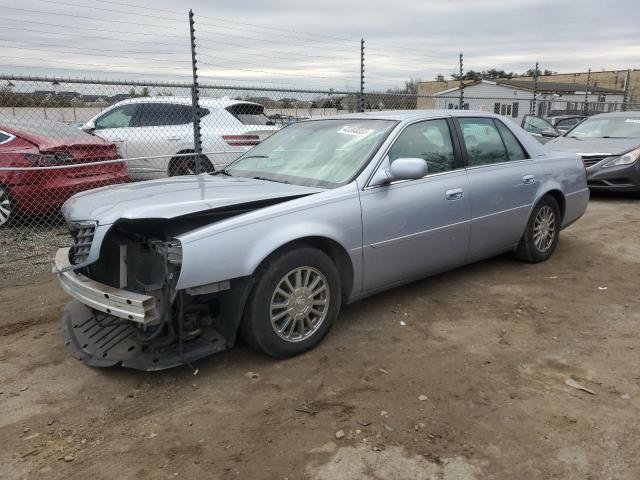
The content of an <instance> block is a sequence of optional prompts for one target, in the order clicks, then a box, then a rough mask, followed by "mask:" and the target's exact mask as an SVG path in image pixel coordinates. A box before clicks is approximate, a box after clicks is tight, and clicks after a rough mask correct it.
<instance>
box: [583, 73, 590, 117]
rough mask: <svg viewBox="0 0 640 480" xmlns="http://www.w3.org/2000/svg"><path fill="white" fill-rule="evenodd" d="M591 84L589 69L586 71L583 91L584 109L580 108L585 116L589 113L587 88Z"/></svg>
mask: <svg viewBox="0 0 640 480" xmlns="http://www.w3.org/2000/svg"><path fill="white" fill-rule="evenodd" d="M590 83H591V68H589V70H588V71H587V88H586V89H585V91H584V107H583V108H582V113H583V114H584V115H587V114H588V113H589V105H588V102H589V86H590Z"/></svg>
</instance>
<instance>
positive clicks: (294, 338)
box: [56, 110, 589, 370]
mask: <svg viewBox="0 0 640 480" xmlns="http://www.w3.org/2000/svg"><path fill="white" fill-rule="evenodd" d="M588 198H589V190H588V188H587V183H586V175H585V169H584V166H583V165H582V162H581V161H580V159H578V158H577V156H576V155H575V154H573V153H569V154H560V153H553V152H550V151H547V150H546V149H545V148H543V146H542V145H540V144H539V143H538V142H537V141H536V140H535V139H534V138H533V137H531V136H530V135H529V134H527V133H526V132H524V131H523V130H522V129H521V128H520V127H518V126H517V125H515V124H514V123H512V122H511V121H509V120H507V119H505V118H503V117H500V116H497V115H493V114H487V113H481V112H471V111H455V112H453V111H449V110H447V111H433V110H431V111H408V112H394V111H391V112H375V113H364V114H350V115H342V116H337V117H333V118H328V119H322V120H310V121H304V122H300V123H295V124H292V125H289V126H287V127H285V128H283V129H282V130H281V131H279V132H277V133H275V134H274V135H273V136H271V137H269V138H267V139H266V140H264V141H263V142H262V143H260V144H259V145H257V146H256V147H254V148H253V149H252V150H250V151H249V152H247V153H245V154H244V155H243V156H242V157H240V158H239V159H238V160H236V161H235V162H233V163H232V164H231V165H230V166H228V167H227V168H226V169H224V170H221V171H219V172H216V173H215V174H202V175H198V176H183V177H174V178H170V179H162V180H154V181H149V182H141V183H135V184H126V185H121V186H117V187H108V188H103V189H98V190H94V191H90V192H85V193H82V194H79V195H76V196H74V197H72V198H71V199H70V200H69V201H67V203H66V204H65V206H64V208H63V213H64V216H65V219H66V221H67V223H68V225H69V227H70V229H71V231H72V233H73V234H74V236H75V239H76V243H75V245H74V246H72V247H71V248H70V249H61V250H60V251H59V252H58V254H57V257H56V269H57V272H58V276H59V279H60V282H61V284H62V286H63V288H64V289H65V290H66V291H67V292H68V293H69V294H70V295H71V296H72V297H74V300H73V301H71V302H70V303H69V304H68V306H67V308H66V310H65V313H64V315H63V318H62V326H63V332H64V335H65V337H66V343H67V345H68V347H69V349H70V350H71V352H72V354H73V355H74V356H76V357H77V358H80V359H82V360H84V361H85V362H87V363H88V364H90V365H94V366H110V365H116V364H121V365H124V366H129V367H132V368H140V369H147V370H153V369H161V368H168V367H171V366H175V365H179V364H182V363H184V362H189V361H191V360H195V359H197V358H200V357H203V356H205V355H209V354H211V353H214V352H217V351H220V350H223V349H225V348H229V347H231V346H233V344H234V342H235V341H236V336H237V334H238V332H239V333H240V334H241V335H242V336H243V337H244V338H245V339H246V340H247V341H248V343H250V344H251V345H252V346H254V347H255V348H256V349H258V350H260V351H262V352H264V353H266V354H268V355H271V356H273V357H276V358H283V357H288V356H292V355H296V354H300V353H302V352H305V351H307V350H309V349H311V348H313V347H314V346H316V345H317V344H318V343H319V342H320V341H321V340H322V338H323V337H324V336H325V335H326V334H327V333H328V331H329V329H330V328H331V325H332V324H333V322H334V320H335V319H336V317H337V315H338V312H339V310H340V307H341V305H343V304H346V303H350V302H353V301H355V300H358V299H362V298H364V297H366V296H368V295H371V294H374V293H376V292H380V291H382V290H386V289H389V288H392V287H395V286H398V285H402V284H405V283H407V282H411V281H413V280H416V279H419V278H423V277H426V276H429V275H433V274H435V273H438V272H442V271H445V270H449V269H452V268H455V267H458V266H461V265H464V264H467V263H470V262H475V261H478V260H481V259H484V258H487V257H491V256H494V255H499V254H501V253H505V252H513V253H514V254H515V257H517V258H518V259H520V260H524V261H527V262H541V261H544V260H546V259H548V258H549V257H550V256H551V255H552V253H553V251H554V250H555V248H556V245H557V244H558V236H559V233H560V230H561V229H562V228H564V227H566V226H567V225H570V224H571V223H572V222H574V221H576V220H577V219H578V218H579V217H580V216H581V215H582V214H583V213H584V211H585V208H586V205H587V202H588Z"/></svg>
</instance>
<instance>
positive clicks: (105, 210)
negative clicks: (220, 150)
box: [62, 174, 322, 225]
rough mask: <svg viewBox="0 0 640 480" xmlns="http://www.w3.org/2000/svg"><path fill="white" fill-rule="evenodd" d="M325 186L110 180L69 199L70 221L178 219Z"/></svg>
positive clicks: (215, 179)
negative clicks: (103, 184) (111, 182)
mask: <svg viewBox="0 0 640 480" xmlns="http://www.w3.org/2000/svg"><path fill="white" fill-rule="evenodd" d="M321 191H322V189H319V188H313V187H303V186H299V185H289V184H284V183H277V182H269V181H263V180H253V179H249V178H240V177H228V176H222V175H215V176H212V175H208V174H202V175H197V176H195V175H191V176H183V177H171V178H165V179H160V180H151V181H146V182H137V183H125V184H122V185H115V186H114V185H111V186H107V187H102V188H98V189H95V190H88V191H86V192H82V193H78V194H76V195H74V196H73V197H71V198H70V199H69V200H67V201H66V202H65V204H64V205H63V207H62V213H63V215H64V216H65V218H66V219H67V221H81V220H95V221H97V222H98V224H100V225H109V224H112V223H114V222H115V221H117V220H119V219H121V218H122V219H137V218H165V219H169V218H175V217H179V216H182V215H187V214H189V213H195V212H201V211H205V210H213V209H216V208H221V207H226V206H230V205H237V204H242V203H247V202H255V201H261V200H270V199H276V198H286V197H298V196H301V195H308V194H312V193H317V192H321Z"/></svg>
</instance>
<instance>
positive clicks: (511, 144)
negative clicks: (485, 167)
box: [495, 120, 529, 161]
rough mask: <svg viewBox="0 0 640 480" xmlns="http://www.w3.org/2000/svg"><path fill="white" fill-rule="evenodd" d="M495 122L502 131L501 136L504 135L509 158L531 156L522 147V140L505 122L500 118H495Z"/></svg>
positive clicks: (515, 158) (503, 138) (521, 158)
mask: <svg viewBox="0 0 640 480" xmlns="http://www.w3.org/2000/svg"><path fill="white" fill-rule="evenodd" d="M495 123H496V125H497V126H498V130H499V131H500V136H501V137H502V141H503V142H504V146H505V147H506V148H507V155H508V156H509V160H511V161H513V160H524V159H525V158H529V156H528V155H527V152H525V151H524V148H522V145H520V142H519V141H518V139H517V138H516V136H515V135H514V134H513V133H512V132H511V130H509V129H508V128H507V126H506V125H505V124H504V123H502V122H500V121H498V120H495Z"/></svg>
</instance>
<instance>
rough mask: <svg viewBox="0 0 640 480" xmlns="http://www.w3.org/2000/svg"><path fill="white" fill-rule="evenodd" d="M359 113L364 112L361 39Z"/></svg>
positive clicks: (362, 39)
mask: <svg viewBox="0 0 640 480" xmlns="http://www.w3.org/2000/svg"><path fill="white" fill-rule="evenodd" d="M358 111H359V112H364V38H361V39H360V94H359V95H358Z"/></svg>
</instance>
